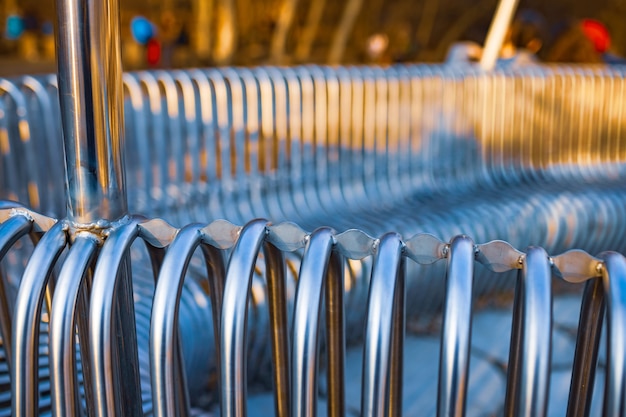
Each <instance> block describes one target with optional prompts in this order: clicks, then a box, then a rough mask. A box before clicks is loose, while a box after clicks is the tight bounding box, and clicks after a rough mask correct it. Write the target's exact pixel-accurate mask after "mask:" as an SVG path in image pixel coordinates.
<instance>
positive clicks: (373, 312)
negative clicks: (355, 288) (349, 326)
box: [361, 233, 402, 417]
mask: <svg viewBox="0 0 626 417" xmlns="http://www.w3.org/2000/svg"><path fill="white" fill-rule="evenodd" d="M401 257H402V241H401V240H400V236H399V235H398V234H396V233H387V234H386V235H384V236H383V237H382V238H381V239H380V244H379V246H378V249H377V252H376V256H375V259H374V266H373V269H372V279H371V282H370V289H369V297H368V303H367V321H366V325H365V351H364V354H363V387H362V396H361V415H363V416H376V417H382V416H385V415H387V410H386V408H385V407H386V405H387V404H386V401H385V398H386V394H387V391H388V387H389V378H390V377H392V375H390V369H391V364H390V361H391V356H392V337H393V334H392V333H393V331H392V329H393V318H394V314H393V313H394V308H395V306H394V299H395V292H396V291H397V290H398V288H397V277H398V275H399V274H400V269H401V264H402V261H401ZM400 365H401V364H400Z"/></svg>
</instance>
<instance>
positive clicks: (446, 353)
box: [437, 236, 474, 417]
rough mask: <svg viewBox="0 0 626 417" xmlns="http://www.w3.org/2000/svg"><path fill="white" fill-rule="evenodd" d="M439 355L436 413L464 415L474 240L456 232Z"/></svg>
mask: <svg viewBox="0 0 626 417" xmlns="http://www.w3.org/2000/svg"><path fill="white" fill-rule="evenodd" d="M449 250H450V252H449V254H448V267H447V269H446V274H447V277H446V299H445V305H444V313H443V330H442V333H441V345H440V349H441V350H440V352H441V353H440V357H439V390H438V395H437V415H438V416H440V417H445V416H464V415H465V405H466V397H467V386H468V385H469V384H468V375H469V359H470V345H471V327H472V281H473V279H474V242H473V241H472V239H470V238H469V237H467V236H457V237H455V238H454V239H452V242H451V243H450V249H449Z"/></svg>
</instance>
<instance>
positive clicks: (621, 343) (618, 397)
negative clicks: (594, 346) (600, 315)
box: [601, 252, 626, 417]
mask: <svg viewBox="0 0 626 417" xmlns="http://www.w3.org/2000/svg"><path fill="white" fill-rule="evenodd" d="M601 257H602V258H603V259H604V269H603V270H602V281H603V283H604V292H605V294H606V307H607V330H608V331H607V340H606V346H607V364H606V369H607V371H606V382H605V384H604V409H603V410H602V415H603V416H616V417H617V416H623V415H624V413H626V362H625V361H624V352H626V334H625V333H624V328H626V291H625V287H626V259H625V258H624V257H623V256H622V255H620V254H619V253H615V252H607V253H604V254H602V255H601Z"/></svg>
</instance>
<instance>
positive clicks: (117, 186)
mask: <svg viewBox="0 0 626 417" xmlns="http://www.w3.org/2000/svg"><path fill="white" fill-rule="evenodd" d="M57 20H58V27H57V46H58V49H57V63H58V78H59V98H60V102H61V122H62V126H63V137H64V147H65V162H66V168H67V172H66V180H67V192H68V196H67V197H68V201H67V203H68V217H69V219H70V220H71V221H73V222H74V223H78V224H81V225H89V224H93V223H98V224H99V225H103V226H105V225H106V224H107V222H110V221H113V220H117V219H118V218H120V217H122V216H123V215H124V214H126V212H127V203H126V188H125V181H124V169H123V159H122V146H123V143H124V140H123V139H124V136H123V133H124V132H123V100H122V99H123V97H122V94H123V90H122V70H121V53H120V30H119V4H118V1H117V0H57Z"/></svg>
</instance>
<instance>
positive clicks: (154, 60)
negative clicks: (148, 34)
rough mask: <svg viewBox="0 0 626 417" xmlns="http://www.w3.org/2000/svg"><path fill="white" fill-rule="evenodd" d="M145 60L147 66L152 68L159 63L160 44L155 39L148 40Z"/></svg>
mask: <svg viewBox="0 0 626 417" xmlns="http://www.w3.org/2000/svg"><path fill="white" fill-rule="evenodd" d="M146 54H147V55H146V60H147V61H148V65H150V66H152V67H154V66H157V65H158V64H159V61H161V44H160V43H159V41H157V40H156V39H154V38H153V39H150V40H149V41H148V43H147V44H146Z"/></svg>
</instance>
